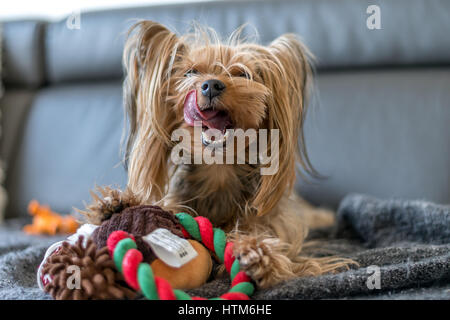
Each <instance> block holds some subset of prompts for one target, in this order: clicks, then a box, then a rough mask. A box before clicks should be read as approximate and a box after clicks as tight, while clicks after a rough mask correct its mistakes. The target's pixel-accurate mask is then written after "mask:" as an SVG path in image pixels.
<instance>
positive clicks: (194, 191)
mask: <svg viewBox="0 0 450 320" xmlns="http://www.w3.org/2000/svg"><path fill="white" fill-rule="evenodd" d="M124 65H125V69H126V74H127V77H126V80H125V83H124V99H125V101H124V102H125V107H126V111H127V114H128V117H129V124H130V128H129V139H128V144H127V151H126V161H127V163H128V175H129V180H128V191H127V192H131V194H133V197H135V198H136V199H138V201H139V202H141V203H155V202H156V203H159V204H160V205H163V206H165V207H166V208H170V209H172V210H176V211H180V210H183V211H188V212H190V213H191V214H193V215H196V214H198V215H203V216H206V217H208V218H209V219H210V220H211V221H212V222H213V224H214V225H215V226H217V227H223V228H225V229H226V230H227V231H228V232H230V236H231V237H234V239H235V241H236V244H235V254H236V256H238V257H239V259H240V260H241V264H242V265H243V267H244V268H245V269H246V271H247V272H248V273H249V274H250V275H251V276H252V277H253V278H254V279H255V280H256V282H257V283H258V284H259V285H260V286H262V287H267V286H271V285H273V284H276V283H278V282H280V281H283V280H286V279H289V278H292V277H296V276H304V275H318V274H323V273H326V272H333V271H336V270H340V269H341V268H343V267H344V268H345V267H346V266H347V265H348V263H350V262H351V261H349V260H346V259H338V258H334V257H327V258H312V257H304V256H301V253H302V248H303V242H304V239H305V237H306V235H307V230H308V227H311V226H313V227H314V226H322V225H326V224H330V223H332V222H333V219H332V216H331V215H330V214H329V213H325V212H323V211H317V210H314V209H312V208H311V207H310V206H308V205H306V204H305V203H304V201H303V200H301V199H300V198H298V197H297V196H296V195H295V194H294V193H293V185H294V182H295V179H296V164H297V163H299V164H300V166H301V167H302V168H303V171H304V172H306V173H308V172H309V173H314V170H313V168H312V166H311V164H310V162H309V160H308V156H307V153H306V149H305V144H304V139H303V121H304V118H305V114H306V105H307V104H306V99H307V97H308V91H309V89H310V83H311V79H312V72H311V66H310V63H309V53H308V51H307V49H306V48H305V47H304V46H303V45H302V43H301V42H300V41H299V39H298V38H297V37H296V36H295V35H293V34H286V35H283V36H281V37H279V38H278V39H276V40H275V41H273V42H272V43H271V44H270V45H268V46H262V45H259V44H255V43H249V42H245V41H241V40H240V36H239V32H237V33H235V34H233V36H232V37H231V38H230V39H229V40H228V41H226V42H225V43H223V42H221V41H219V38H218V36H217V35H216V34H215V33H214V31H213V30H210V29H205V28H197V29H196V30H195V31H194V32H193V33H191V34H188V35H185V36H177V35H175V34H174V33H173V32H171V31H169V30H168V29H167V28H165V27H164V26H162V25H160V24H158V23H155V22H151V21H142V22H139V23H138V24H136V25H135V26H134V27H133V28H132V30H131V31H130V36H129V39H128V41H127V43H126V48H125V53H124ZM190 70H195V74H193V76H190V77H186V73H187V72H189V71H190ZM242 75H244V76H242ZM212 78H214V79H219V80H221V81H222V82H223V83H225V84H226V88H227V89H226V91H225V92H224V94H223V95H222V96H221V97H220V99H219V100H218V104H217V107H218V108H222V109H223V110H226V111H227V113H228V114H229V115H230V117H231V118H232V120H233V123H234V126H235V127H236V128H242V129H244V130H245V129H249V128H253V129H278V130H279V138H280V140H279V170H278V172H277V173H276V174H274V175H266V176H262V175H261V174H260V167H259V166H258V165H251V164H248V163H246V164H223V165H219V164H212V165H207V164H200V165H193V164H192V165H178V166H176V165H174V164H172V163H171V161H170V152H171V150H172V148H173V146H174V142H173V141H171V133H172V132H173V131H174V130H175V129H178V128H185V129H188V130H192V128H191V127H189V126H187V125H186V124H185V123H184V119H183V103H184V100H185V97H186V95H187V93H188V92H189V91H190V90H192V89H198V88H199V86H200V84H201V83H202V82H203V81H205V80H208V79H212ZM198 99H199V102H198V103H199V105H201V104H202V103H204V101H202V96H198Z"/></svg>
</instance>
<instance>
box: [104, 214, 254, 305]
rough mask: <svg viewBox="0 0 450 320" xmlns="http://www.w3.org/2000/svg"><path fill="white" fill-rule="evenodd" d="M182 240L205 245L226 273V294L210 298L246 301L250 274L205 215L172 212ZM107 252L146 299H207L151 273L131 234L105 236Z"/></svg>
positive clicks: (128, 280)
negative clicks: (243, 268) (180, 231)
mask: <svg viewBox="0 0 450 320" xmlns="http://www.w3.org/2000/svg"><path fill="white" fill-rule="evenodd" d="M176 217H177V218H178V221H179V222H180V224H181V225H182V231H183V234H184V236H185V238H186V239H194V240H197V241H199V242H201V243H202V244H203V245H204V246H205V247H206V248H208V249H209V250H210V251H211V252H212V253H213V254H214V256H215V257H216V258H217V260H218V261H219V262H220V263H223V264H225V269H226V270H227V272H228V273H229V274H230V278H231V288H230V290H228V292H227V293H225V294H223V295H221V296H220V297H217V298H213V299H211V300H248V299H249V296H250V295H252V294H253V292H254V290H255V287H254V286H253V284H252V283H251V279H250V277H249V276H248V275H247V274H246V273H245V272H244V271H241V270H240V266H239V260H238V259H236V257H235V256H234V255H233V242H229V241H228V242H227V240H226V235H225V232H223V231H222V230H221V229H218V228H213V226H212V224H211V222H210V221H209V220H208V219H207V218H205V217H196V218H193V217H192V216H190V215H189V214H187V213H184V212H182V213H178V214H176ZM107 246H108V249H109V253H110V255H111V257H112V258H113V260H114V263H115V265H116V268H117V270H119V271H120V272H121V273H122V274H123V276H124V279H125V281H126V282H127V283H128V285H129V286H130V287H131V288H133V289H134V290H136V291H140V292H142V294H143V295H144V296H145V297H146V298H147V299H149V300H207V299H206V298H202V297H191V296H190V295H189V294H187V293H186V292H184V291H182V290H179V289H173V288H172V287H171V285H170V284H169V282H168V281H167V280H165V279H163V278H160V277H157V276H155V275H154V274H153V271H152V267H151V266H150V265H149V264H148V263H145V262H142V260H143V257H142V253H141V252H140V251H139V250H137V246H136V242H135V240H134V237H133V235H130V234H128V233H127V232H125V231H115V232H113V233H111V235H110V236H109V237H108V241H107Z"/></svg>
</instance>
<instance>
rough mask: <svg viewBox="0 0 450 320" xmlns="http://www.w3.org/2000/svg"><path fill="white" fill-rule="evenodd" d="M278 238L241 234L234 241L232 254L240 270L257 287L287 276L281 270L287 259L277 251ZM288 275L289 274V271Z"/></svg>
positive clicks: (276, 281)
mask: <svg viewBox="0 0 450 320" xmlns="http://www.w3.org/2000/svg"><path fill="white" fill-rule="evenodd" d="M279 245H280V241H279V239H276V238H266V239H262V240H260V239H258V238H256V237H251V236H241V237H239V239H237V240H236V241H235V243H234V255H235V257H236V258H237V259H238V260H239V264H240V267H241V270H243V271H244V272H245V273H247V275H248V276H249V277H250V278H252V279H253V280H254V281H255V283H256V284H257V285H258V287H261V288H267V287H270V286H272V285H274V284H276V283H278V282H280V281H282V280H284V278H287V275H288V274H287V273H286V272H284V273H283V271H285V270H286V267H285V266H287V265H288V264H289V259H288V258H287V257H286V256H284V255H282V254H280V253H278V252H277V248H278V247H279ZM288 273H289V276H290V275H291V274H290V272H288Z"/></svg>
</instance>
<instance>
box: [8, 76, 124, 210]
mask: <svg viewBox="0 0 450 320" xmlns="http://www.w3.org/2000/svg"><path fill="white" fill-rule="evenodd" d="M121 93H122V91H121V83H120V82H104V83H83V84H67V85H60V86H53V87H49V88H45V89H42V90H40V91H39V92H38V93H37V94H36V96H35V99H34V100H33V102H32V105H31V107H30V109H29V113H28V116H27V117H26V120H25V124H24V132H23V136H22V137H21V139H18V140H17V141H16V147H17V150H16V151H15V152H16V154H17V156H16V159H15V161H14V162H13V163H11V164H10V167H9V174H8V177H7V181H6V186H7V189H8V191H9V193H10V201H9V208H8V212H7V215H8V216H19V215H26V207H27V204H28V202H29V201H30V200H32V199H38V200H39V202H41V203H48V204H50V205H51V206H52V208H53V209H54V210H56V211H57V212H61V213H66V212H68V211H70V210H71V208H72V207H73V206H75V207H78V208H82V206H83V201H90V195H89V192H88V191H89V190H90V189H92V188H93V187H94V185H95V184H98V185H110V184H112V185H117V186H122V185H123V184H124V182H125V181H126V178H125V176H126V175H125V170H124V168H123V166H122V165H121V163H120V155H119V146H120V139H121V133H122V127H123V112H122V98H121ZM8 107H14V106H11V105H10V106H8Z"/></svg>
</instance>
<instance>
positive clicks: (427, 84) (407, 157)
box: [297, 69, 450, 207]
mask: <svg viewBox="0 0 450 320" xmlns="http://www.w3.org/2000/svg"><path fill="white" fill-rule="evenodd" d="M318 83H319V86H318V89H319V93H320V101H316V103H314V104H313V106H312V108H311V109H310V112H309V114H308V116H307V120H306V126H305V131H306V132H305V135H306V140H307V147H308V150H309V153H310V158H311V161H312V163H313V165H315V167H316V169H318V170H319V172H320V173H321V174H322V175H323V176H325V179H323V180H318V181H313V182H312V183H305V182H303V181H298V185H297V187H298V190H299V191H300V193H301V194H302V195H303V196H305V197H306V198H307V199H308V200H310V201H312V202H313V203H315V204H324V205H329V206H332V207H336V206H337V205H338V203H339V201H340V200H341V199H342V198H343V197H344V196H345V195H346V194H348V193H352V192H363V193H367V194H371V195H376V196H378V197H380V198H391V197H398V198H408V199H426V200H429V201H435V202H437V203H447V204H450V193H449V190H450V166H449V164H450V143H449V141H450V125H449V124H450V108H449V105H448V101H450V91H449V90H448V88H450V69H441V70H439V69H415V70H402V71H400V70H398V71H395V70H385V71H375V70H373V71H371V72H368V71H365V72H362V71H355V72H334V73H326V74H321V75H320V76H319V77H318Z"/></svg>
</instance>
